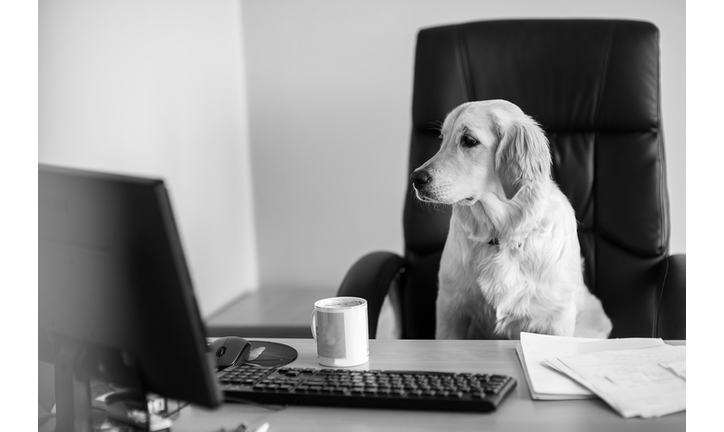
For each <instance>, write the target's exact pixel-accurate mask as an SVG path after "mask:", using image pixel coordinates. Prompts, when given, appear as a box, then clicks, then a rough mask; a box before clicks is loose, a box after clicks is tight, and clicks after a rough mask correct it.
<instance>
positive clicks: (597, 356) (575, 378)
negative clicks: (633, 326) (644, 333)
mask: <svg viewBox="0 0 724 432" xmlns="http://www.w3.org/2000/svg"><path fill="white" fill-rule="evenodd" d="M520 340H521V343H520V344H518V346H517V347H516V348H517V352H518V355H519V357H520V360H521V364H522V365H523V370H524V372H525V375H526V379H527V380H528V386H529V388H530V392H531V397H532V398H533V399H540V400H556V399H558V400H560V399H580V398H587V397H588V398H590V397H596V396H598V397H601V399H603V400H604V401H606V402H607V403H608V404H609V405H611V407H613V408H614V409H615V410H616V411H618V412H619V413H620V414H621V415H622V416H624V417H626V418H629V417H635V416H640V417H645V418H648V417H657V416H660V415H665V414H670V413H673V412H677V411H682V410H685V409H686V347H685V346H679V347H672V346H669V345H666V344H664V342H663V341H662V340H661V339H648V338H631V339H586V338H573V337H560V336H548V335H538V334H533V333H522V334H521V338H520Z"/></svg>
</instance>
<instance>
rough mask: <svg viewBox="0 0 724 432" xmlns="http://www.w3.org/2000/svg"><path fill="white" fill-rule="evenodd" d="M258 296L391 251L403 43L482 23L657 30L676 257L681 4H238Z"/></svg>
mask: <svg viewBox="0 0 724 432" xmlns="http://www.w3.org/2000/svg"><path fill="white" fill-rule="evenodd" d="M241 4H242V10H243V30H244V40H245V44H246V49H245V51H246V67H247V80H248V89H249V115H250V124H251V143H252V162H253V178H254V181H253V183H254V195H255V208H256V220H257V236H258V240H259V265H260V268H259V272H260V273H259V274H260V283H261V286H262V288H276V287H298V288H308V287H320V288H329V289H330V290H332V291H334V290H336V288H337V287H338V285H339V283H340V282H341V281H342V278H343V277H344V273H345V271H346V270H347V268H349V266H350V265H351V264H352V263H353V261H354V260H356V259H357V258H358V257H360V256H361V255H362V254H364V253H367V252H370V251H374V250H391V251H397V252H401V251H402V244H403V243H402V241H403V240H402V205H403V199H404V197H405V196H404V195H405V190H406V180H407V179H406V175H405V172H406V166H407V152H408V143H409V133H410V122H411V114H410V112H411V103H412V78H413V76H412V70H413V61H414V48H415V38H416V34H417V32H418V30H419V29H420V28H421V27H427V26H433V25H442V24H448V23H456V22H464V21H473V20H483V19H495V18H545V17H551V18H555V17H563V18H566V17H568V18H629V19H640V20H647V21H651V22H653V23H654V24H656V25H657V26H658V27H659V29H660V31H661V67H662V71H661V79H662V86H661V88H662V106H663V122H664V127H665V129H664V133H665V143H666V152H667V158H668V161H667V163H668V183H669V190H670V198H671V225H672V230H671V231H672V236H671V250H672V252H684V251H685V250H686V192H685V185H686V172H685V160H686V138H685V81H684V80H685V65H686V58H685V37H686V34H685V3H684V1H682V0H637V1H630V0H608V1H580V0H547V1H538V0H517V1H516V0H509V1H492V0H487V1H486V0H444V1H440V0H424V1H421V0H393V1H387V0H377V1H342V0H318V1H295V0H242V3H241Z"/></svg>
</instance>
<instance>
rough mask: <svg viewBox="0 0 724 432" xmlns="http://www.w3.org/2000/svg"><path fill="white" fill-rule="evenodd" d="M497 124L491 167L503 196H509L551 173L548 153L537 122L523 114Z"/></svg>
mask: <svg viewBox="0 0 724 432" xmlns="http://www.w3.org/2000/svg"><path fill="white" fill-rule="evenodd" d="M498 126H499V131H498V133H499V136H500V142H499V143H498V149H497V150H496V151H495V170H496V171H497V173H498V177H499V178H500V181H501V183H502V184H503V190H504V191H505V196H506V198H508V199H513V197H515V195H516V194H517V193H518V191H520V189H521V188H522V187H523V186H532V185H534V184H536V183H538V184H540V183H542V182H543V181H545V180H547V179H549V178H550V176H551V154H550V150H549V148H548V139H547V138H546V136H545V134H544V133H543V130H541V128H540V126H538V124H537V123H536V122H535V121H534V120H533V119H532V118H530V117H528V116H526V115H523V116H519V117H516V118H514V119H510V120H509V121H506V122H505V123H501V124H499V125H498Z"/></svg>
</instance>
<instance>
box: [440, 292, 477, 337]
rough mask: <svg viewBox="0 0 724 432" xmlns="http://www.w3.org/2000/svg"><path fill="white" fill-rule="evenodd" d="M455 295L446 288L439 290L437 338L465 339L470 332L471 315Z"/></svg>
mask: <svg viewBox="0 0 724 432" xmlns="http://www.w3.org/2000/svg"><path fill="white" fill-rule="evenodd" d="M455 297H456V296H455V295H454V294H453V293H450V292H449V291H446V290H444V289H440V291H439V292H438V295H437V326H436V329H435V339H465V337H466V335H467V333H468V329H469V328H470V317H469V316H468V315H467V314H465V311H464V309H463V307H462V305H461V304H458V301H457V299H456V298H455Z"/></svg>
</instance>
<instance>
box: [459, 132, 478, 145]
mask: <svg viewBox="0 0 724 432" xmlns="http://www.w3.org/2000/svg"><path fill="white" fill-rule="evenodd" d="M460 144H462V145H463V146H464V147H475V146H476V145H478V144H480V141H478V140H477V139H475V137H473V136H471V135H468V134H465V135H463V136H462V137H461V138H460Z"/></svg>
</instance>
